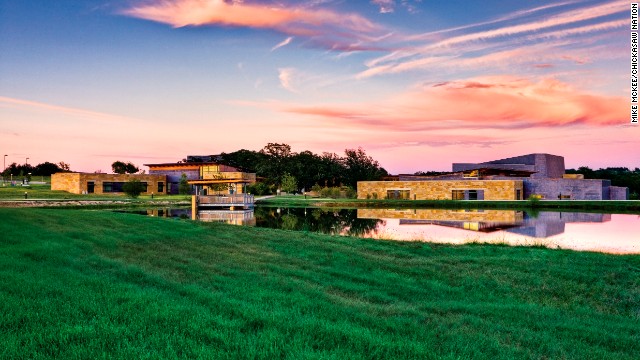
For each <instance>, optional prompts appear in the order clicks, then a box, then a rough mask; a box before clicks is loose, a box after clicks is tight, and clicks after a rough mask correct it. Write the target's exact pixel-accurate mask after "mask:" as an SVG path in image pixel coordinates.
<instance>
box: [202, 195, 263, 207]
mask: <svg viewBox="0 0 640 360" xmlns="http://www.w3.org/2000/svg"><path fill="white" fill-rule="evenodd" d="M197 201H198V204H199V205H204V206H206V205H210V206H246V205H253V202H254V197H253V195H251V194H229V195H200V196H198V200H197Z"/></svg>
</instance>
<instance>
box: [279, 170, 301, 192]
mask: <svg viewBox="0 0 640 360" xmlns="http://www.w3.org/2000/svg"><path fill="white" fill-rule="evenodd" d="M281 189H282V191H284V192H288V193H292V192H294V191H296V190H298V183H297V182H296V178H295V177H294V176H293V175H291V174H289V173H284V175H282V185H281Z"/></svg>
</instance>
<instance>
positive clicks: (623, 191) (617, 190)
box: [609, 186, 629, 200]
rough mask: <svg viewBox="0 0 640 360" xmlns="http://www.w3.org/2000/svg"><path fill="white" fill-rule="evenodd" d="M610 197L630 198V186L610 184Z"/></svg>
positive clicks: (618, 198)
mask: <svg viewBox="0 0 640 360" xmlns="http://www.w3.org/2000/svg"><path fill="white" fill-rule="evenodd" d="M609 199H611V200H629V188H628V187H624V186H610V187H609Z"/></svg>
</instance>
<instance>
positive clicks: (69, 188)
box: [51, 173, 81, 194]
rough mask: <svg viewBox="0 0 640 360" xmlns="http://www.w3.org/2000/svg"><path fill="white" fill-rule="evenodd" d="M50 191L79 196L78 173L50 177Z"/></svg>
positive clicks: (58, 174) (56, 174)
mask: <svg viewBox="0 0 640 360" xmlns="http://www.w3.org/2000/svg"><path fill="white" fill-rule="evenodd" d="M51 190H58V191H66V192H70V193H73V194H80V193H81V191H80V173H55V174H52V175H51Z"/></svg>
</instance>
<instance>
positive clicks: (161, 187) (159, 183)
mask: <svg viewBox="0 0 640 360" xmlns="http://www.w3.org/2000/svg"><path fill="white" fill-rule="evenodd" d="M162 192H164V182H162V181H158V193H162Z"/></svg>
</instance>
